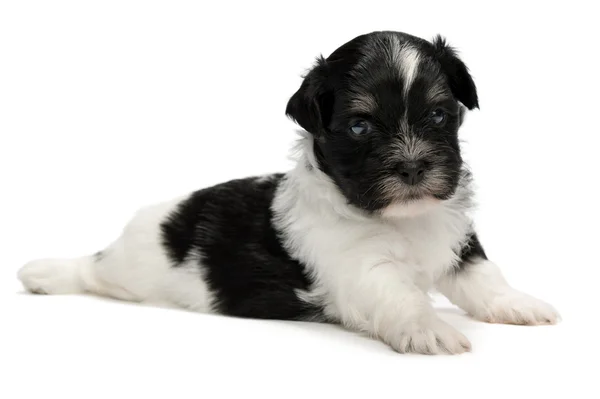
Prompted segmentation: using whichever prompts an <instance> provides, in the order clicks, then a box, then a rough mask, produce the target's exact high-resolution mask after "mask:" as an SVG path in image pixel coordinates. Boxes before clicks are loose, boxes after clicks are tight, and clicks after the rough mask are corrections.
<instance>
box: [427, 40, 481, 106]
mask: <svg viewBox="0 0 600 399" xmlns="http://www.w3.org/2000/svg"><path fill="white" fill-rule="evenodd" d="M433 47H434V49H435V57H436V58H437V60H438V61H439V62H440V64H441V65H442V70H443V71H444V73H445V74H446V76H448V82H449V83H450V90H452V94H454V97H456V99H457V100H458V101H460V102H461V103H463V105H464V106H465V107H467V108H468V109H473V108H479V100H478V99H477V88H476V87H475V82H473V78H472V77H471V75H470V74H469V70H468V68H467V66H466V65H465V64H464V62H462V61H461V60H460V59H459V58H458V56H457V55H456V51H455V50H454V49H453V48H452V47H450V46H449V45H448V43H447V42H446V39H444V38H443V37H442V36H440V35H437V36H436V37H435V38H434V39H433Z"/></svg>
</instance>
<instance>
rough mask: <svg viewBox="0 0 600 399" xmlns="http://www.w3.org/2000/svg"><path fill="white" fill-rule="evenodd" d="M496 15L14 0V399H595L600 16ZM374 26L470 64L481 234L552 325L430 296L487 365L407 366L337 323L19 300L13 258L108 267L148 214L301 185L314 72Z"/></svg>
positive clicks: (4, 286)
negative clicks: (295, 155)
mask: <svg viewBox="0 0 600 399" xmlns="http://www.w3.org/2000/svg"><path fill="white" fill-rule="evenodd" d="M473 3H475V2H473ZM209 4H210V5H209ZM501 4H502V5H494V6H492V3H491V2H478V5H468V4H459V2H457V1H440V2H434V1H422V2H421V1H417V0H413V1H409V2H402V1H390V2H387V3H383V2H377V1H373V0H370V1H362V2H357V3H353V2H350V1H344V2H339V3H333V2H331V3H330V2H325V1H323V0H322V1H318V2H314V3H311V2H309V1H305V0H303V1H294V2H288V1H279V2H273V4H261V3H259V2H256V1H243V2H242V1H240V2H238V3H233V2H225V1H223V2H217V1H214V2H206V4H204V2H200V1H188V2H184V1H164V2H156V1H123V0H119V1H106V0H105V1H96V2H89V1H71V2H67V1H39V2H33V1H23V0H22V1H12V2H11V1H3V2H1V3H0V134H1V140H0V174H1V185H0V187H1V190H2V191H1V195H0V201H1V206H0V243H1V244H0V246H1V251H0V265H1V266H0V309H1V313H0V324H1V325H2V327H0V367H1V370H0V380H1V381H2V382H1V383H0V397H2V398H7V399H8V398H10V399H12V398H50V399H51V398H143V397H157V398H158V397H161V398H165V397H168V398H177V399H179V398H188V397H189V398H218V397H240V396H242V395H243V397H246V396H251V395H258V396H260V397H274V398H287V397H315V398H320V397H326V396H327V397H369V398H376V397H386V398H387V397H390V398H392V397H399V398H402V397H407V398H420V397H433V396H438V395H441V394H443V395H445V396H448V395H450V396H451V397H453V396H461V397H465V398H466V397H486V398H490V397H491V398H493V397H512V398H524V397H547V396H551V397H554V396H555V395H557V396H558V397H566V396H567V395H568V397H573V398H588V397H599V396H597V395H598V386H597V383H596V382H595V381H594V380H592V378H597V372H598V370H597V368H598V367H597V360H598V356H599V354H598V346H599V344H598V342H599V341H598V339H599V336H598V334H599V331H598V324H599V323H598V316H599V314H598V306H597V305H598V299H597V298H598V295H597V288H596V287H597V286H598V283H597V279H598V277H599V272H598V268H599V266H600V262H599V260H598V256H597V255H596V253H597V247H598V245H600V243H599V238H600V237H599V235H598V227H597V226H598V225H599V224H600V218H599V212H598V206H597V203H598V197H597V195H596V194H597V191H598V190H597V187H598V180H599V178H598V172H599V171H600V167H599V166H598V159H597V154H598V148H597V147H598V144H599V143H600V141H599V135H600V128H599V126H600V115H599V104H600V102H599V100H598V99H599V98H600V86H599V84H598V73H599V71H600V68H599V67H600V65H599V63H598V43H599V40H598V39H599V36H600V35H599V31H598V28H597V13H595V12H593V10H592V8H591V6H584V4H585V3H578V2H576V1H569V2H566V3H561V4H560V5H554V4H553V3H552V2H539V3H538V4H534V3H533V2H531V3H526V2H524V1H522V2H518V3H515V4H512V5H511V4H509V3H508V2H502V3H501ZM588 4H593V2H591V1H590V2H588ZM372 30H401V31H405V32H408V33H412V34H414V35H417V36H422V37H425V38H431V37H432V36H433V35H435V34H437V33H442V34H444V35H445V36H447V37H448V39H449V41H450V43H451V44H453V45H455V46H456V47H457V48H458V49H459V50H460V54H461V55H462V57H463V59H464V60H465V62H466V63H467V65H468V66H469V67H470V69H471V71H472V73H473V75H474V77H475V81H476V83H477V86H478V89H479V94H480V103H481V110H479V111H475V112H472V113H470V114H469V115H468V118H467V121H466V122H465V125H464V128H463V130H462V133H461V135H462V138H463V139H464V140H465V154H466V157H467V159H468V160H469V162H470V164H471V166H472V168H473V170H474V173H475V177H476V179H477V183H478V186H479V190H478V200H479V204H480V206H479V210H478V213H477V225H478V228H479V231H480V236H481V239H482V241H483V243H484V245H485V247H486V249H487V252H488V255H489V256H490V257H491V258H492V259H494V260H495V261H496V262H497V263H499V264H500V265H501V267H502V268H503V270H504V271H505V274H506V276H507V278H508V279H509V281H510V282H512V284H513V285H514V286H515V287H517V288H520V289H523V290H525V291H527V292H529V293H531V294H533V295H536V296H539V297H541V298H543V299H545V300H547V301H549V302H550V303H552V304H553V305H555V306H556V307H557V308H558V310H559V311H560V312H561V313H562V316H563V318H564V321H563V322H562V323H561V324H560V325H558V326H555V327H516V326H500V325H487V324H484V323H479V322H475V321H472V320H470V319H469V318H467V317H465V316H464V315H463V313H462V312H461V311H459V310H456V309H454V308H452V307H450V306H449V305H448V304H447V303H446V302H444V301H442V300H438V302H437V303H438V305H439V307H440V314H441V315H442V317H443V318H445V319H446V320H448V321H450V322H451V323H452V324H453V325H455V326H456V327H458V328H460V329H461V330H462V331H463V332H464V333H465V334H466V335H467V336H468V337H469V338H470V339H471V341H472V343H473V353H471V354H467V355H461V356H457V357H450V356H445V357H425V356H416V355H411V356H408V355H406V356H403V355H398V354H396V353H394V352H392V351H391V350H389V349H388V348H386V347H385V346H384V345H383V344H380V343H378V342H376V341H372V340H369V339H366V338H362V337H359V336H357V335H354V334H352V333H349V332H346V331H343V330H342V329H340V328H337V327H334V326H327V325H317V324H303V323H284V322H269V321H252V320H238V319H231V318H225V317H216V316H207V315H200V314H193V313H189V312H184V311H176V310H167V309H158V308H150V307H142V306H136V305H133V304H126V303H120V302H116V301H111V300H103V299H98V298H92V297H77V296H72V297H47V296H46V297H44V296H32V295H26V294H24V293H22V289H21V287H20V284H19V283H18V281H17V280H16V278H15V274H16V271H17V269H18V268H19V267H20V266H21V265H22V264H23V263H25V262H26V261H28V260H30V259H33V258H38V257H48V256H52V257H53V256H60V257H63V256H66V257H69V256H78V255H84V254H89V253H92V252H95V251H97V250H99V249H102V248H103V246H104V245H106V244H107V243H108V242H110V241H111V240H112V239H114V238H115V237H116V235H117V234H118V233H119V231H120V229H121V228H122V226H123V224H124V223H125V222H126V221H127V220H128V218H129V217H130V216H131V215H132V213H133V212H134V211H135V210H136V209H137V208H138V207H139V206H140V205H144V204H148V203H153V202H156V201H160V200H163V199H169V198H171V197H173V196H176V195H179V194H181V193H185V192H187V191H191V190H194V189H198V188H201V187H204V186H208V185H211V184H214V183H217V182H220V181H224V180H227V179H231V178H235V177H243V176H246V175H253V174H261V173H266V172H274V171H284V170H286V169H288V168H289V167H290V165H291V164H290V163H289V161H288V160H287V158H286V156H287V152H288V148H289V146H290V144H291V143H292V142H293V140H294V138H295V133H294V132H295V129H296V128H295V126H294V125H293V124H292V123H291V122H290V121H289V120H287V119H286V117H285V115H284V109H285V105H286V102H287V100H288V98H289V97H290V96H291V95H292V94H293V93H294V91H295V90H296V89H297V87H298V86H299V84H300V81H301V79H300V75H301V74H302V73H303V72H304V70H305V69H306V68H308V67H309V66H310V65H311V64H312V62H313V59H314V57H315V56H317V55H318V54H319V53H323V54H324V55H326V56H327V55H328V54H329V53H330V52H332V51H333V50H334V49H335V48H336V47H338V46H340V45H341V44H343V43H344V42H346V41H348V40H350V39H352V38H353V37H355V36H357V35H359V34H362V33H366V32H369V31H372ZM589 361H591V362H592V363H593V365H589V363H588V362H589ZM594 368H595V369H596V370H595V371H594ZM594 376H595V377H594Z"/></svg>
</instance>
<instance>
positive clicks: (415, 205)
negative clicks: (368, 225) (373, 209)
mask: <svg viewBox="0 0 600 399" xmlns="http://www.w3.org/2000/svg"><path fill="white" fill-rule="evenodd" d="M441 203H442V201H441V200H439V199H437V198H435V197H433V196H423V197H420V198H414V199H410V200H403V201H396V202H393V203H391V204H390V205H388V206H386V207H385V208H382V209H381V211H380V212H381V217H383V218H384V219H406V218H414V217H417V216H421V215H424V214H426V213H428V212H431V211H433V210H435V209H436V208H437V207H439V206H440V205H441Z"/></svg>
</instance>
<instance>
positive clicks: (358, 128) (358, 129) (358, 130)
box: [350, 121, 369, 136]
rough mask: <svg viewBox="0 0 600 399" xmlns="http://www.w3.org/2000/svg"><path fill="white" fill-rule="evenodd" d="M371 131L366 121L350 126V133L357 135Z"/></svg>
mask: <svg viewBox="0 0 600 399" xmlns="http://www.w3.org/2000/svg"><path fill="white" fill-rule="evenodd" d="M368 132H369V124H368V123H367V122H366V121H359V122H356V123H355V124H354V125H352V126H350V133H352V134H353V135H355V136H362V135H364V134H366V133H368Z"/></svg>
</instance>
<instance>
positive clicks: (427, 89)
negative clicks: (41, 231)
mask: <svg viewBox="0 0 600 399" xmlns="http://www.w3.org/2000/svg"><path fill="white" fill-rule="evenodd" d="M477 106H478V101H477V92H476V88H475V84H474V83H473V80H472V78H471V76H470V75H469V72H468V70H467V68H466V67H465V65H464V64H463V62H462V61H461V60H460V59H459V58H457V56H456V54H455V52H454V51H453V50H452V49H451V48H450V47H449V46H448V45H447V44H446V43H445V41H444V39H442V38H441V37H437V38H435V39H434V40H433V41H432V42H429V41H426V40H423V39H419V38H417V37H414V36H410V35H407V34H404V33H399V32H373V33H370V34H366V35H362V36H359V37H357V38H355V39H353V40H352V41H350V42H348V43H346V44H344V45H343V46H342V47H340V48H339V49H337V50H336V51H334V52H333V54H331V55H330V56H329V57H328V58H327V59H323V58H320V59H318V61H317V63H316V65H315V66H314V68H313V69H312V70H311V71H310V72H309V73H308V74H307V76H306V77H305V79H304V81H303V82H302V85H301V87H300V89H299V90H298V91H297V92H296V93H295V94H294V95H293V96H292V98H291V99H290V101H289V103H288V106H287V110H286V113H287V114H288V115H289V116H290V117H291V118H293V119H294V120H295V121H297V123H298V124H299V125H300V126H302V127H303V128H304V130H306V132H304V135H303V137H302V139H301V140H300V141H299V143H298V153H299V155H298V159H297V164H296V166H295V168H294V169H293V170H291V171H289V172H288V173H286V174H273V175H268V176H261V177H252V178H245V179H240V180H233V181H230V182H227V183H223V184H219V185H216V186H214V187H210V188H205V189H202V190H199V191H197V192H194V193H192V194H190V195H187V196H185V197H182V198H177V199H175V200H173V201H169V202H165V203H162V204H159V205H154V206H150V207H146V208H143V209H141V210H140V211H139V212H138V213H137V214H136V215H135V217H134V218H133V219H132V220H131V221H130V222H129V224H128V225H127V226H126V227H125V229H124V231H123V234H122V236H121V237H120V238H118V239H117V240H116V241H115V242H114V243H112V244H111V245H110V246H108V247H107V248H106V249H105V250H103V251H101V252H99V253H97V254H95V255H91V256H85V257H81V258H76V259H66V260H65V259H43V260H37V261H33V262H30V263H28V264H27V265H25V266H24V267H23V268H22V269H21V270H20V271H19V278H20V279H21V281H22V282H23V284H24V285H25V287H26V288H27V289H29V290H30V291H32V292H35V293H44V294H70V293H83V292H91V293H95V294H100V295H106V296H110V297H114V298H119V299H123V300H129V301H138V302H150V303H152V302H161V303H165V302H166V303H169V304H174V305H177V306H181V307H184V308H188V309H191V310H195V311H199V312H213V313H219V314H226V315H232V316H240V317H252V318H273V319H289V320H314V321H325V322H336V323H341V324H343V325H344V326H346V327H347V328H349V329H352V330H358V331H362V332H366V333H368V334H370V335H371V336H373V337H377V338H378V339H380V340H382V341H384V342H385V343H387V344H389V345H390V346H391V347H392V348H394V349H395V350H397V351H399V352H418V353H426V354H437V353H461V352H464V351H468V350H470V343H469V341H468V340H467V338H466V337H465V336H464V335H463V334H461V333H460V332H459V331H457V330H456V329H455V328H454V327H452V326H450V325H449V324H447V323H445V322H444V321H442V320H441V319H440V318H439V317H438V316H437V315H436V313H435V311H434V309H433V308H432V306H431V304H430V298H429V296H428V291H429V290H431V289H432V288H436V289H438V290H439V291H440V292H441V293H443V294H444V295H446V296H447V297H448V298H449V299H450V301H452V302H453V303H454V304H456V305H457V306H459V307H461V308H462V309H464V310H465V311H467V312H468V313H469V314H471V315H472V316H473V317H475V318H478V319H480V320H485V321H489V322H496V323H514V324H546V323H555V322H556V321H557V320H558V318H559V316H558V314H557V312H556V311H555V310H554V309H553V308H552V307H551V306H550V305H548V304H546V303H544V302H542V301H540V300H538V299H535V298H533V297H531V296H529V295H526V294H524V293H522V292H519V291H516V290H515V289H513V288H511V287H510V286H509V285H508V284H507V282H506V281H505V280H504V278H503V277H502V274H501V272H500V271H499V269H498V268H497V267H496V265H495V264H494V263H492V262H491V261H489V260H487V258H486V255H485V253H484V250H483V248H482V246H481V244H480V243H479V241H478V239H477V235H476V233H475V231H474V230H473V226H472V222H471V220H470V219H469V217H468V216H467V213H468V211H469V210H470V207H471V196H472V192H471V189H470V184H471V182H470V180H471V178H470V175H469V173H468V172H467V170H466V168H465V165H463V161H462V159H461V154H460V148H459V140H458V129H459V126H460V125H461V121H462V116H463V113H464V111H465V109H473V108H475V107H477Z"/></svg>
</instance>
